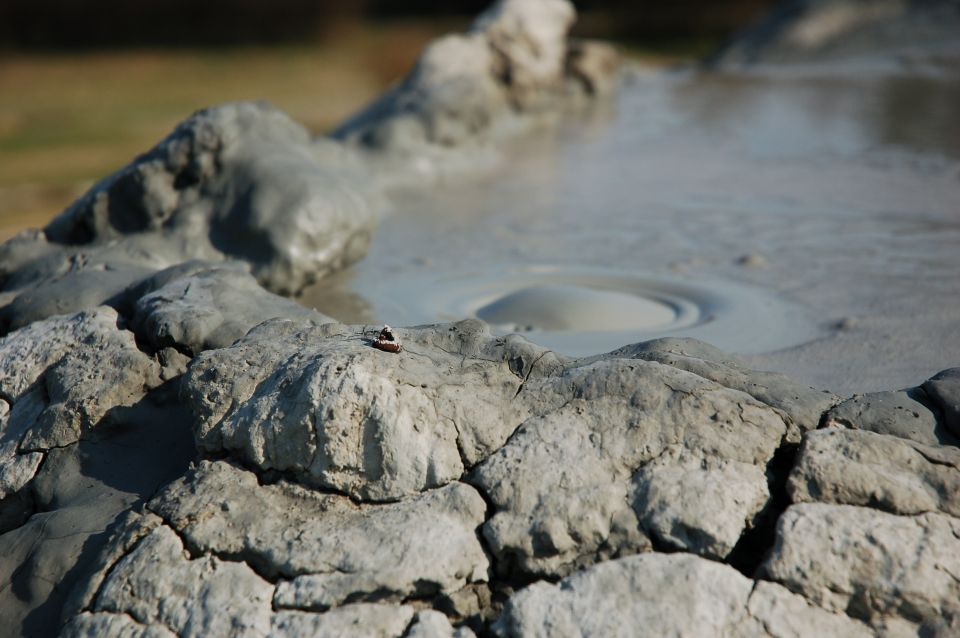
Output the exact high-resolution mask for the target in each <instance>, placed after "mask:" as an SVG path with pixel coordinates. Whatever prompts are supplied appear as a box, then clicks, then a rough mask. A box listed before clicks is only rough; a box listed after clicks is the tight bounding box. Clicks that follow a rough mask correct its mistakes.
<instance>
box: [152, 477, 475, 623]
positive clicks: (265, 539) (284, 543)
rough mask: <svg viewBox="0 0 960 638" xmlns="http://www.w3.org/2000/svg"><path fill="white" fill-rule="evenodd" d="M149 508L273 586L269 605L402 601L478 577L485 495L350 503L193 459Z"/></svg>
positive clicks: (449, 491) (461, 489) (194, 543)
mask: <svg viewBox="0 0 960 638" xmlns="http://www.w3.org/2000/svg"><path fill="white" fill-rule="evenodd" d="M149 507H150V509H151V510H152V511H154V512H156V513H157V514H159V515H160V516H162V517H163V518H164V520H166V521H168V523H169V524H170V525H172V526H173V527H174V528H176V529H177V530H178V532H179V533H180V534H181V535H182V536H183V537H184V538H185V539H186V541H187V543H188V545H189V546H190V548H191V549H193V550H194V551H196V552H198V553H200V552H203V553H213V554H215V555H226V556H234V557H239V558H242V559H243V560H245V561H246V562H248V563H249V564H250V565H253V566H255V567H256V569H257V571H258V572H259V573H261V574H264V575H266V576H268V577H269V578H271V579H276V578H283V579H285V580H282V581H281V582H280V584H279V585H278V586H277V590H276V594H275V597H274V605H275V606H276V607H278V608H295V609H310V610H321V611H322V610H325V609H327V608H330V607H335V606H337V605H340V604H342V603H344V602H348V601H357V600H364V599H371V600H382V599H385V598H394V599H397V600H402V599H404V598H406V597H409V596H413V595H427V594H431V595H432V594H435V593H438V592H452V591H456V590H458V589H460V588H461V587H463V586H464V585H466V584H468V583H471V582H477V581H483V580H486V573H487V567H488V565H487V558H486V556H485V555H484V553H483V549H482V547H481V546H480V542H479V539H478V538H477V534H476V529H477V528H478V527H479V526H480V524H481V523H482V522H483V519H484V513H485V510H486V504H485V503H484V501H483V499H482V498H481V497H480V495H479V494H477V493H476V491H475V490H474V489H473V488H471V487H469V486H467V485H464V484H462V483H454V484H452V485H449V486H447V487H444V488H441V489H439V490H432V491H428V492H425V493H423V494H422V495H419V496H417V497H415V498H412V499H409V500H404V501H400V502H396V503H384V504H376V505H361V506H358V505H356V504H354V503H353V502H352V501H351V500H350V499H348V498H346V497H345V496H339V495H331V494H321V493H318V492H315V491H313V490H310V489H307V488H304V487H301V486H299V485H297V484H290V483H286V482H280V483H277V484H275V485H260V484H259V483H258V481H257V476H256V475H255V474H253V473H252V472H248V471H244V470H240V469H238V468H235V467H233V466H231V465H229V464H227V463H225V462H222V461H218V462H208V461H204V462H203V463H201V465H200V466H199V468H198V469H197V470H195V471H194V472H191V473H190V474H189V475H188V476H187V477H186V478H184V479H181V480H179V481H175V482H174V483H172V484H171V485H170V486H169V487H167V488H166V489H165V490H164V491H163V492H162V493H161V494H160V495H158V496H157V498H155V499H154V500H153V501H151V503H150V504H149Z"/></svg>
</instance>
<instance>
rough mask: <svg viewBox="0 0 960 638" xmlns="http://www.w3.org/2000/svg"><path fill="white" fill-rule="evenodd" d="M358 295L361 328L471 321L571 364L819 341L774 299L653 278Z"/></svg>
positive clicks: (425, 282)
mask: <svg viewBox="0 0 960 638" xmlns="http://www.w3.org/2000/svg"><path fill="white" fill-rule="evenodd" d="M360 289H361V290H363V298H364V299H365V300H366V301H367V302H369V312H368V313H365V315H364V317H363V320H364V321H365V322H380V323H382V322H387V323H390V324H392V325H401V326H403V325H416V324H425V323H435V322H438V321H455V320H459V319H463V318H465V317H477V318H480V319H483V320H484V321H486V322H487V323H489V324H491V326H492V328H493V330H494V331H495V332H497V333H499V334H508V333H512V332H518V333H520V334H523V335H524V336H525V337H527V338H528V339H530V340H531V341H533V342H535V343H538V344H541V345H544V346H546V347H548V348H551V349H553V350H555V351H556V352H560V353H562V354H566V355H570V356H586V355H591V354H598V353H602V352H608V351H610V350H614V349H616V348H619V347H620V346H623V345H626V344H629V343H636V342H638V341H645V340H648V339H655V338H658V337H666V336H682V337H695V338H697V339H702V340H703V341H707V342H709V343H711V344H713V345H715V346H717V347H719V348H721V349H723V350H726V351H728V352H734V353H742V354H751V353H760V352H769V351H772V350H778V349H782V348H786V347H790V346H794V345H798V344H800V343H804V342H807V341H810V340H811V339H814V338H817V337H818V336H820V335H821V330H820V329H819V328H818V326H817V324H816V322H814V321H812V320H811V319H810V318H809V317H808V315H807V313H806V311H805V310H804V309H802V308H801V307H799V306H797V305H795V304H792V303H789V302H787V301H785V300H783V299H780V298H777V297H775V296H772V295H768V294H765V293H762V292H760V291H758V290H755V289H753V288H749V287H747V286H741V285H737V284H731V283H728V282H718V281H711V282H707V281H690V280H686V279H680V278H674V277H666V276H659V275H657V276H653V275H651V276H640V275H632V274H625V273H619V272H614V271H606V270H585V269H565V268H546V267H541V268H529V269H523V270H508V271H502V272H495V273H482V274H481V273H446V274H445V275H443V276H440V277H431V278H423V277H417V278H415V280H410V279H407V278H406V277H401V276H396V277H391V278H390V279H389V280H387V281H383V280H379V281H377V282H373V283H371V282H365V285H362V286H361V287H360ZM320 310H321V311H324V310H325V309H324V308H320ZM328 312H330V313H331V314H333V315H334V316H336V314H337V313H336V311H335V309H334V308H330V310H328ZM337 318H339V319H341V320H351V319H352V320H354V321H356V319H357V318H350V319H348V318H346V317H337Z"/></svg>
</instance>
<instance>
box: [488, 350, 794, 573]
mask: <svg viewBox="0 0 960 638" xmlns="http://www.w3.org/2000/svg"><path fill="white" fill-rule="evenodd" d="M535 387H536V389H535V390H532V391H533V392H536V393H537V394H539V395H540V396H551V395H553V394H555V395H558V396H559V397H561V399H562V400H561V401H559V405H560V406H561V407H559V408H557V409H554V410H552V411H549V412H547V413H545V414H543V415H542V416H536V417H533V418H531V419H529V420H527V421H526V422H525V423H524V424H523V425H522V426H521V427H520V428H518V430H517V431H516V433H515V434H514V435H513V436H512V437H511V438H510V440H509V441H508V442H507V444H506V445H505V446H504V447H502V448H501V449H500V450H498V451H497V452H496V453H494V454H493V455H492V456H491V457H490V458H489V459H487V460H486V461H485V462H483V463H482V464H481V465H480V466H478V467H477V469H476V470H475V471H474V472H473V474H472V475H471V477H470V479H469V480H470V481H471V483H473V484H475V485H477V486H478V487H479V488H480V489H482V490H483V491H484V492H485V493H486V494H487V495H488V496H489V498H490V500H491V501H492V502H493V503H494V505H495V506H496V513H495V515H494V516H493V518H492V519H491V520H490V521H489V522H488V523H487V524H486V525H485V526H484V536H485V537H486V538H487V541H488V542H489V544H490V547H491V550H492V551H493V553H494V555H495V556H496V557H497V559H498V563H499V566H500V567H501V569H507V570H519V571H521V572H525V573H532V574H546V575H561V576H562V575H566V574H567V573H569V572H570V571H571V570H572V569H575V568H576V567H578V566H582V565H584V564H590V563H593V562H596V561H597V560H602V559H604V558H609V557H616V556H619V555H624V554H631V553H636V552H639V551H645V550H647V549H649V548H650V542H649V540H648V538H647V536H646V534H645V533H644V532H643V531H642V530H646V531H647V533H650V534H653V535H655V536H657V537H658V539H659V540H662V541H664V542H666V543H671V544H675V545H677V546H680V547H685V548H687V549H690V550H691V551H701V552H703V553H705V554H708V555H714V554H725V553H726V552H727V551H728V550H729V548H730V544H731V542H735V540H736V539H735V538H734V536H739V535H740V533H742V531H743V530H744V529H745V528H747V527H748V526H749V524H750V522H751V520H752V518H753V516H754V515H755V514H756V513H758V511H759V510H760V509H761V508H762V506H763V504H764V501H765V498H764V496H765V495H766V494H767V485H766V479H765V476H764V471H763V470H764V469H765V466H766V464H767V463H768V462H769V461H770V460H771V459H772V457H773V454H774V452H775V451H776V450H777V448H778V447H779V445H780V443H781V441H782V439H783V437H784V435H785V433H786V425H785V424H784V422H783V420H782V418H781V417H780V416H779V414H777V412H775V411H774V410H773V409H772V408H770V407H768V406H765V405H763V404H761V403H759V402H757V401H756V400H754V399H753V398H752V397H750V396H749V395H747V394H744V393H742V392H739V391H736V390H731V389H729V388H724V387H722V386H720V385H718V384H716V383H713V382H711V381H708V380H706V379H704V378H702V377H699V376H697V375H694V374H691V373H688V372H685V371H682V370H677V369H676V368H672V367H668V366H664V365H661V364H658V363H653V362H648V361H639V360H631V359H607V360H600V361H595V362H593V363H590V364H587V365H583V366H578V367H574V368H570V369H567V370H565V371H563V373H562V374H557V375H555V376H552V377H549V378H546V379H543V380H540V381H538V382H537V383H536V384H535ZM658 457H661V461H660V462H658V463H653V462H654V461H655V460H656V459H658ZM671 458H672V459H676V460H677V462H678V463H677V464H676V465H673V464H671V463H669V462H668V459H671ZM681 461H682V463H680V462H681ZM648 464H650V465H649V468H647V470H646V471H645V470H644V467H645V466H647V465H648ZM754 467H755V468H757V469H759V471H757V470H755V469H752V468H754ZM638 472H639V474H638V475H637V476H636V477H635V474H637V473H638ZM731 474H736V475H737V477H738V484H739V485H740V487H741V488H742V489H745V492H744V495H743V499H744V500H743V502H742V503H738V504H737V505H736V507H731V505H732V504H733V503H732V502H731V500H730V499H729V498H727V497H723V498H719V499H718V500H715V499H713V498H711V495H716V491H714V490H710V491H707V492H705V493H703V494H691V495H689V496H688V497H687V498H686V499H685V500H682V501H676V502H668V501H670V500H671V499H670V497H669V495H668V494H667V492H671V491H672V490H674V489H675V488H674V487H673V486H669V485H668V484H669V483H671V482H672V481H673V480H676V479H677V478H681V479H682V481H681V482H686V483H688V485H689V486H690V487H693V486H694V485H699V486H700V487H702V486H703V485H704V484H705V483H709V482H710V481H712V480H716V481H721V480H723V479H724V478H729V476H730V475H731ZM638 515H639V516H640V517H641V518H642V519H643V522H644V525H641V523H640V521H639V520H638ZM734 528H736V529H734ZM660 534H662V535H663V536H662V537H660Z"/></svg>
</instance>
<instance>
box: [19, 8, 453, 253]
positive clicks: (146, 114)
mask: <svg viewBox="0 0 960 638" xmlns="http://www.w3.org/2000/svg"><path fill="white" fill-rule="evenodd" d="M456 26H457V25H451V24H449V23H447V24H430V23H417V24H394V25H391V26H380V27H372V26H366V27H363V28H358V29H355V30H352V31H350V32H346V33H339V34H336V35H335V36H334V37H332V38H331V39H328V40H327V42H326V43H324V44H320V45H316V46H298V47H277V48H243V49H229V50H138V51H112V52H95V53H57V54H15V55H11V54H3V55H0V241H2V240H3V239H6V238H7V237H9V236H11V235H12V234H14V233H15V232H17V231H19V230H20V229H22V228H25V227H29V226H40V225H43V224H44V223H46V221H47V220H49V219H50V218H51V217H53V216H54V215H55V214H57V213H58V212H59V211H60V210H62V209H63V208H64V207H65V206H66V205H68V204H69V203H70V202H71V201H72V200H73V199H75V198H76V197H77V196H78V195H80V194H81V193H82V192H83V191H84V190H85V189H86V188H88V187H89V186H90V184H91V183H92V182H93V181H95V180H96V179H98V178H100V177H102V176H104V175H107V174H109V173H110V172H112V171H113V170H116V169H117V168H119V167H121V166H123V165H124V164H126V163H127V162H129V161H130V160H131V159H132V158H133V157H135V156H136V155H137V154H139V153H141V152H143V151H145V150H147V149H149V148H150V147H151V146H153V145H154V144H155V143H156V142H157V141H158V140H160V139H161V138H163V137H164V136H165V135H166V134H167V133H168V132H169V131H170V130H171V129H172V128H173V127H174V125H175V124H176V123H177V122H179V121H180V120H182V119H184V118H185V117H187V116H189V115H190V114H191V113H193V112H194V111H196V110H197V109H200V108H203V107H206V106H210V105H213V104H219V103H222V102H227V101H232V100H267V101H268V102H270V103H272V104H273V105H275V106H277V107H278V108H280V109H282V110H284V111H286V112H287V113H289V114H290V115H291V116H292V117H293V118H294V119H296V120H298V121H299V122H301V123H303V124H304V125H305V126H307V127H308V128H309V129H311V130H312V131H314V132H317V133H320V132H323V131H324V130H326V129H328V128H329V127H331V126H332V125H333V124H335V123H336V122H338V121H339V120H341V119H342V118H344V117H345V116H347V115H349V114H350V113H351V112H352V111H354V110H355V109H357V108H358V107H359V106H361V105H362V104H363V103H365V102H366V101H368V100H370V99H371V98H372V97H374V96H375V95H376V94H378V93H379V92H380V91H382V90H383V88H384V87H385V86H386V85H387V84H389V83H390V82H391V81H392V80H394V79H395V78H397V77H399V76H401V75H402V74H403V73H404V72H406V71H407V70H408V69H409V68H410V66H411V65H412V64H413V62H414V61H415V59H416V56H417V54H418V53H419V51H420V49H421V48H422V47H423V45H424V44H425V43H426V42H427V41H428V40H429V39H431V38H432V37H435V36H436V35H437V34H438V33H441V32H444V31H447V30H449V29H450V28H451V27H456Z"/></svg>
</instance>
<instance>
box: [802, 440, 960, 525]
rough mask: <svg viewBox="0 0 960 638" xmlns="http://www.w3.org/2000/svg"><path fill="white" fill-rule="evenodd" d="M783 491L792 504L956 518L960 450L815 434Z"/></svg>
mask: <svg viewBox="0 0 960 638" xmlns="http://www.w3.org/2000/svg"><path fill="white" fill-rule="evenodd" d="M787 490H788V491H789V493H790V497H791V499H792V500H793V501H794V502H796V503H809V502H821V503H836V504H842V505H861V506H865V507H873V508H876V509H881V510H884V511H887V512H891V513H893V514H904V515H913V514H922V513H924V512H942V513H944V514H950V515H952V516H960V450H958V449H957V448H955V447H952V446H929V445H923V444H920V443H916V442H915V441H910V440H905V439H901V438H898V437H893V436H886V435H882V434H876V433H874V432H866V431H861V430H838V429H834V428H828V429H824V430H818V431H816V432H810V433H808V434H807V435H806V437H805V438H804V442H803V445H802V446H801V448H800V453H799V456H798V457H797V462H796V465H795V467H794V469H793V471H792V472H791V474H790V478H789V480H788V482H787Z"/></svg>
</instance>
